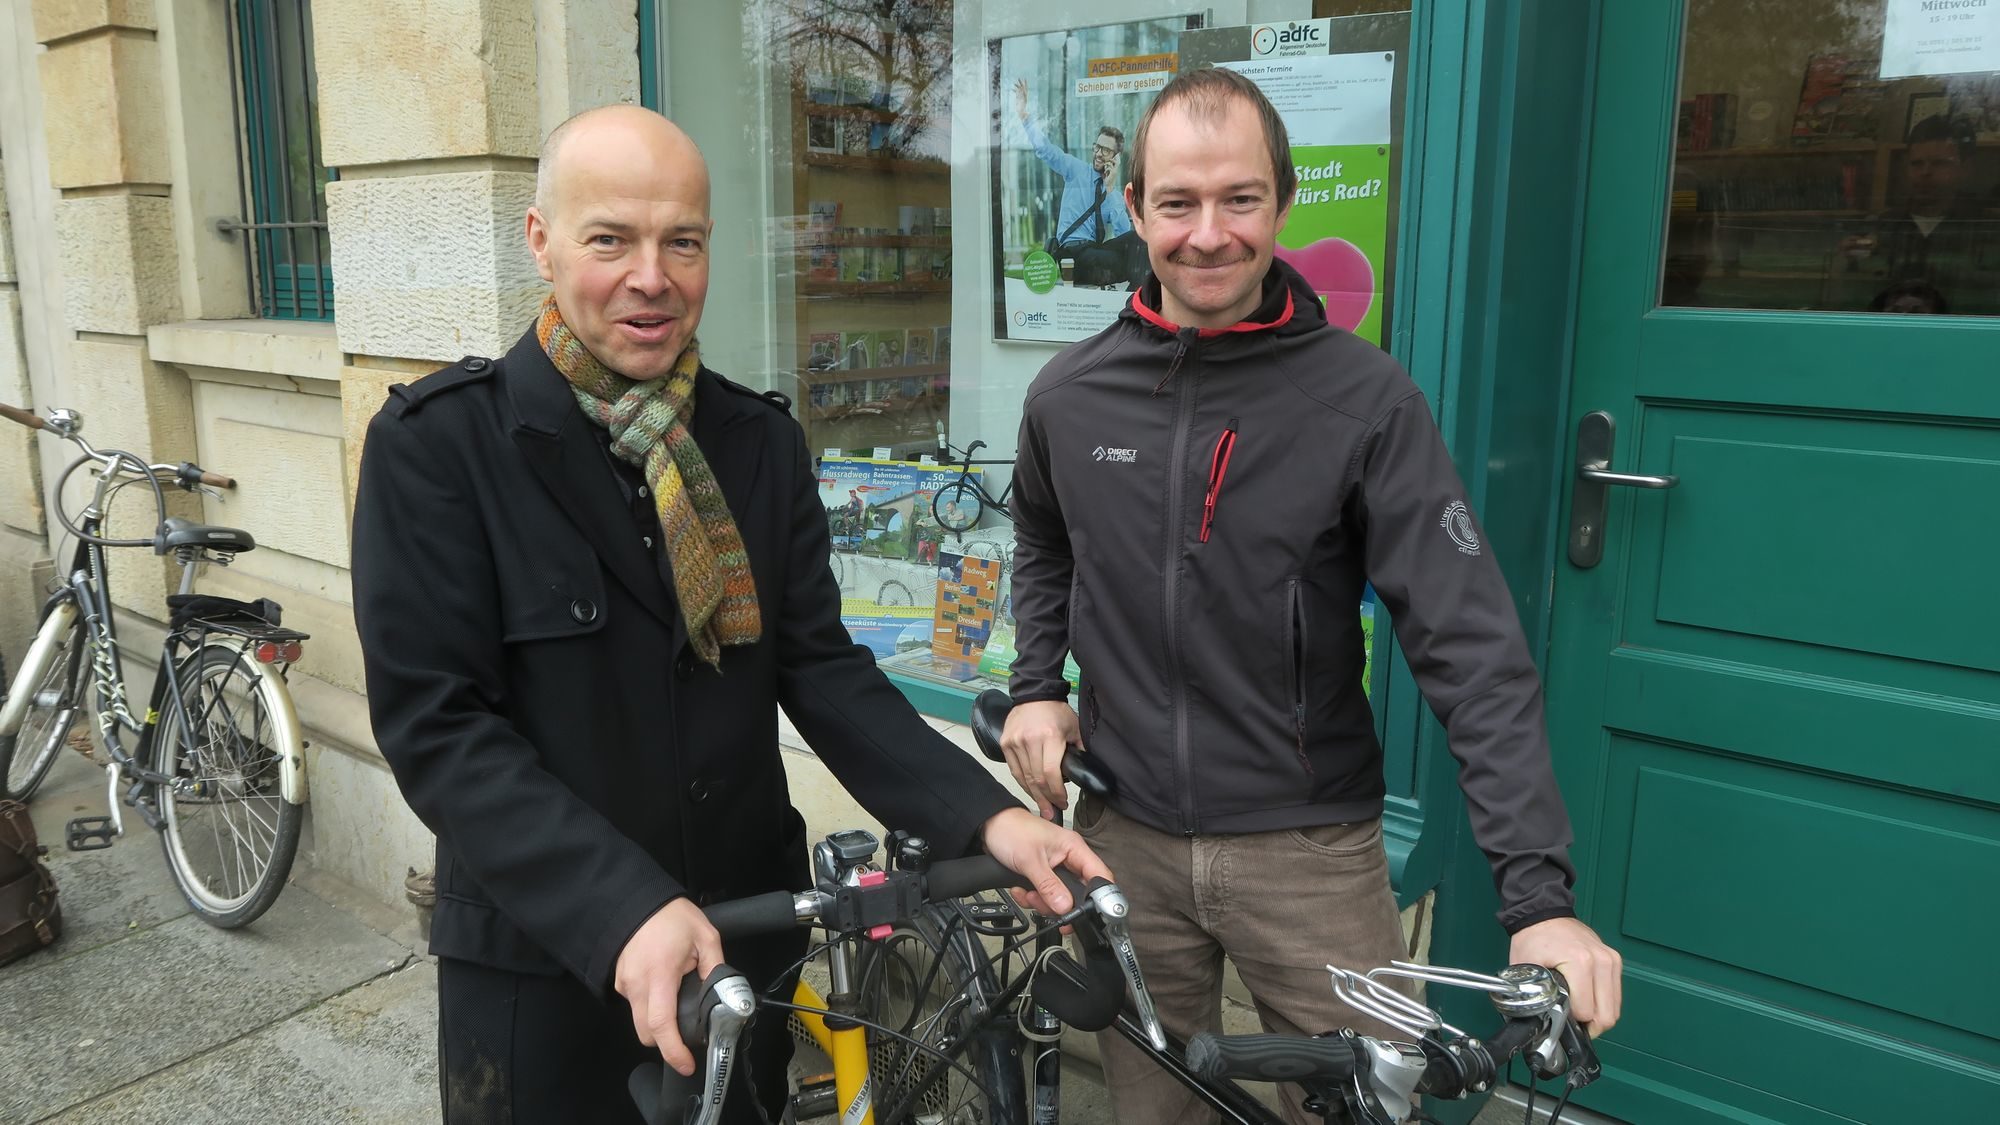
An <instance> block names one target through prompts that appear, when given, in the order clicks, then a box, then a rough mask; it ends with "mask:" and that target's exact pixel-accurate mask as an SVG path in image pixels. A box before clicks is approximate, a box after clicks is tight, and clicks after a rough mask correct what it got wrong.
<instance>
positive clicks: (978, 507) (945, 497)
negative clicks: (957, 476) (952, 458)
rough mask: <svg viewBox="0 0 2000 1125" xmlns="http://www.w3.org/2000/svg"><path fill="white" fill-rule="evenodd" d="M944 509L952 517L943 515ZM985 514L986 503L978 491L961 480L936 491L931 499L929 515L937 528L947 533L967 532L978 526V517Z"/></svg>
mask: <svg viewBox="0 0 2000 1125" xmlns="http://www.w3.org/2000/svg"><path fill="white" fill-rule="evenodd" d="M946 509H950V510H951V511H953V512H954V513H956V514H954V515H950V516H947V515H945V511H946ZM985 513H986V501H985V500H984V499H982V498H981V497H980V495H979V490H978V489H977V488H976V487H974V486H973V485H970V484H967V483H966V482H965V481H963V480H955V481H953V482H951V483H950V484H948V485H945V486H944V487H943V488H940V489H938V490H937V492H936V494H934V495H933V496H932V497H931V515H932V516H933V517H934V518H935V519H936V520H937V521H938V526H939V527H942V528H944V529H945V530H947V531H956V532H961V533H963V532H967V531H971V530H972V529H973V528H975V527H977V526H979V517H981V516H982V515H984V514H985Z"/></svg>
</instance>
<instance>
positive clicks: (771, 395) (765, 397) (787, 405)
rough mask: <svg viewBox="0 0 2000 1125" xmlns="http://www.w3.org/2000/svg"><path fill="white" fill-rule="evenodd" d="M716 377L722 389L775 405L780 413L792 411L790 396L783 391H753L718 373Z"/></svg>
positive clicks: (767, 404)
mask: <svg viewBox="0 0 2000 1125" xmlns="http://www.w3.org/2000/svg"><path fill="white" fill-rule="evenodd" d="M716 379H717V381H719V382H720V383H721V384H722V387H723V389H724V390H727V391H733V392H735V393H736V394H739V395H742V396H743V397H745V398H754V399H756V400H758V401H759V402H762V403H763V404H764V405H766V406H770V407H775V408H776V409H777V411H778V412H779V413H780V414H790V413H791V412H792V400H791V397H790V396H789V395H786V394H784V393H783V392H780V391H753V390H751V389H750V388H749V387H746V386H743V385H742V384H740V383H732V382H730V381H729V380H728V379H726V378H723V377H722V376H720V375H717V376H716Z"/></svg>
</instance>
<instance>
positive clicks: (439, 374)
mask: <svg viewBox="0 0 2000 1125" xmlns="http://www.w3.org/2000/svg"><path fill="white" fill-rule="evenodd" d="M499 370H500V365H499V364H498V363H496V362H494V361H493V360H490V359H487V358H485V357H483V356H476V355H469V356H466V357H465V358H464V359H461V360H459V361H458V362H457V363H454V364H452V365H451V366H450V367H446V368H443V369H442V370H438V371H433V372H431V373H430V374H429V375H426V376H424V377H423V378H421V379H419V380H417V381H416V382H414V383H408V384H405V383H397V384H394V385H393V386H391V387H390V388H389V401H388V402H386V403H384V404H383V406H382V409H384V410H386V411H388V412H389V414H390V415H391V416H393V417H401V416H403V415H405V414H409V413H412V412H414V411H416V410H419V409H421V408H422V407H423V405H424V403H426V402H429V401H430V400H431V399H434V398H436V397H437V396H439V395H441V394H444V393H445V392H446V391H450V390H456V389H457V388H459V387H465V386H470V385H472V384H473V383H482V382H485V381H486V380H488V379H491V378H492V377H493V376H494V374H495V373H496V372H498V371H499Z"/></svg>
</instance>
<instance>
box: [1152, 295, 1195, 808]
mask: <svg viewBox="0 0 2000 1125" xmlns="http://www.w3.org/2000/svg"><path fill="white" fill-rule="evenodd" d="M1200 331H1201V330H1200V329H1199V328H1183V329H1181V331H1180V346H1179V347H1178V348H1176V349H1175V350H1174V361H1173V363H1172V364H1170V365H1169V366H1168V367H1167V377H1168V378H1172V377H1173V374H1174V372H1176V371H1178V370H1179V369H1180V365H1181V360H1182V359H1183V358H1184V357H1185V356H1186V355H1187V352H1188V349H1189V347H1190V346H1191V345H1192V344H1193V343H1194V342H1195V338H1196V336H1197V335H1199V333H1200ZM1193 384H1194V380H1192V379H1182V380H1181V381H1180V386H1179V387H1178V388H1177V389H1176V391H1175V395H1174V441H1173V451H1172V453H1171V455H1170V456H1169V457H1168V459H1167V480H1168V482H1169V483H1168V487H1167V513H1168V515H1167V540H1166V571H1165V581H1164V582H1162V583H1161V591H1162V592H1161V598H1162V602H1163V604H1162V605H1161V607H1160V624H1161V626H1162V629H1161V633H1162V635H1163V636H1165V638H1166V642H1167V693H1168V696H1169V697H1170V698H1171V699H1172V700H1173V715H1172V717H1171V718H1170V719H1169V722H1171V723H1172V724H1173V726H1172V733H1173V740H1174V768H1175V776H1174V780H1175V782H1176V787H1177V788H1178V789H1179V790H1180V795H1181V834H1182V835H1183V836H1193V835H1194V834H1195V819H1194V756H1193V753H1192V752H1191V751H1190V750H1189V749H1188V732H1187V728H1188V706H1187V669H1185V668H1183V667H1182V666H1181V636H1180V599H1181V558H1180V556H1181V544H1182V542H1184V541H1185V539H1186V536H1187V531H1186V525H1185V522H1184V520H1183V518H1182V515H1181V509H1182V507H1183V504H1184V501H1183V498H1182V497H1183V489H1184V487H1185V484H1186V481H1187V475H1188V474H1187V469H1188V465H1187V455H1188V450H1187V443H1188V438H1189V436H1190V435H1189V433H1188V430H1189V428H1190V421H1189V419H1188V417H1187V415H1188V411H1189V408H1190V406H1191V404H1192V403H1193V401H1194V386H1193ZM1166 385H1167V380H1166V379H1162V380H1160V386H1161V387H1164V386H1166ZM1158 389H1159V388H1158V387H1156V388H1154V390H1155V391H1157V390H1158Z"/></svg>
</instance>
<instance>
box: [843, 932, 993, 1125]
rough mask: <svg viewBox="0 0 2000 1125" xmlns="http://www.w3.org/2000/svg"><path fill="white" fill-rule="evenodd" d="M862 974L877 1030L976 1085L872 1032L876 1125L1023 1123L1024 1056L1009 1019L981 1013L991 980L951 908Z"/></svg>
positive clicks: (879, 952) (894, 938)
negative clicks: (892, 1032) (881, 1027)
mask: <svg viewBox="0 0 2000 1125" xmlns="http://www.w3.org/2000/svg"><path fill="white" fill-rule="evenodd" d="M873 953H874V955H873V956H872V957H871V959H870V961H869V962H868V963H866V964H864V965H863V967H862V979H863V988H862V990H861V991H862V994H863V995H865V996H868V997H870V998H871V1000H872V1003H873V1007H874V1012H873V1014H871V1015H870V1016H869V1018H870V1019H872V1020H874V1021H875V1022H877V1023H881V1024H885V1025H887V1026H889V1027H893V1028H896V1029H897V1030H899V1031H901V1032H902V1033H903V1034H904V1035H907V1036H909V1037H910V1038H912V1039H915V1040H917V1041H918V1042H919V1043H922V1044H924V1045H925V1046H928V1047H930V1048H932V1049H933V1050H937V1051H943V1052H945V1053H946V1054H949V1055H951V1056H952V1057H953V1058H954V1059H956V1060H957V1062H958V1064H959V1065H960V1066H962V1067H964V1068H965V1069H966V1070H969V1071H971V1073H972V1075H973V1076H975V1077H976V1079H977V1081H976V1082H975V1081H974V1080H973V1079H972V1078H968V1077H967V1076H966V1074H965V1073H964V1072H962V1071H960V1070H959V1069H957V1068H955V1067H952V1066H950V1065H948V1064H947V1063H945V1062H944V1061H943V1060H942V1059H939V1058H938V1057H937V1056H936V1055H934V1054H931V1053H930V1052H929V1051H925V1050H923V1049H921V1048H919V1047H917V1046H915V1045H913V1044H910V1043H908V1042H906V1041H904V1040H901V1039H895V1038H892V1037H889V1036H885V1035H877V1034H873V1033H871V1035H870V1040H869V1049H868V1055H869V1059H868V1061H869V1071H870V1076H871V1080H872V1081H871V1084H872V1086H873V1090H874V1094H873V1099H874V1104H875V1113H876V1121H877V1123H878V1125H898V1123H899V1122H911V1121H917V1120H922V1121H925V1122H932V1121H935V1122H938V1123H939V1125H1025V1122H1026V1121H1027V1113H1026V1096H1027V1095H1026V1083H1025V1077H1026V1071H1025V1069H1024V1066H1023V1060H1024V1058H1025V1057H1026V1051H1025V1050H1024V1049H1023V1048H1024V1046H1025V1043H1024V1042H1023V1040H1022V1038H1021V1035H1020V1030H1019V1028H1017V1027H1016V1026H1015V1024H1014V1021H1013V1017H1012V1016H1011V1014H1008V1013H1000V1014H997V1015H992V1016H990V1017H989V1015H988V1011H989V1008H988V1002H989V1001H990V1000H991V999H992V998H993V997H995V996H996V995H997V994H998V993H999V991H1000V980H999V976H998V974H997V973H996V972H995V971H994V967H993V964H992V962H991V961H990V960H989V959H988V957H987V955H986V951H985V949H984V948H983V947H982V946H981V944H980V940H979V938H978V936H977V935H975V934H973V933H971V932H969V931H968V930H967V929H966V928H965V927H964V925H963V923H962V922H961V921H959V920H958V919H957V917H956V912H955V911H954V910H953V909H952V908H951V907H950V906H937V907H930V908H927V909H926V910H925V912H924V914H923V915H921V916H920V917H919V918H918V919H917V920H916V922H915V923H914V924H913V925H911V926H909V927H907V928H905V929H903V930H899V931H897V932H896V933H895V934H892V935H891V936H890V937H889V939H888V940H886V941H884V942H882V943H880V944H879V945H878V946H876V947H875V948H874V951H873Z"/></svg>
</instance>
